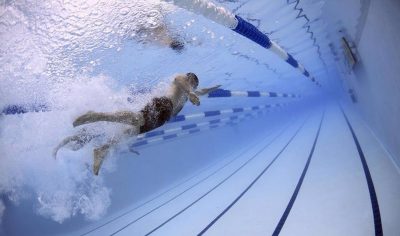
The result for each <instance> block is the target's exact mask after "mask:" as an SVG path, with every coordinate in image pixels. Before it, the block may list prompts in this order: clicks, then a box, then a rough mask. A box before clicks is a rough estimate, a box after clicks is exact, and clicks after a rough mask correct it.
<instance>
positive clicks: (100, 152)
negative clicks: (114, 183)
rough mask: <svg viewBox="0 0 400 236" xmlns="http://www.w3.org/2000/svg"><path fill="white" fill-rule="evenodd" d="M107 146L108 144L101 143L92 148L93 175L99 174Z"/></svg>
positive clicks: (106, 152)
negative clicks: (101, 144) (97, 146)
mask: <svg viewBox="0 0 400 236" xmlns="http://www.w3.org/2000/svg"><path fill="white" fill-rule="evenodd" d="M109 148H110V147H109V145H103V146H101V147H99V148H95V149H94V150H93V173H94V174H95V175H99V171H100V167H101V165H102V164H103V161H104V159H105V158H106V156H107V154H108V150H109Z"/></svg>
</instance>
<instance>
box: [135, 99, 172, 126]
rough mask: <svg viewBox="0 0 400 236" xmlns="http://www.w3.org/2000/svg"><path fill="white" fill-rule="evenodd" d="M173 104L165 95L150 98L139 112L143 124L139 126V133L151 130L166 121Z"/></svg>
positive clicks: (170, 113) (169, 116)
mask: <svg viewBox="0 0 400 236" xmlns="http://www.w3.org/2000/svg"><path fill="white" fill-rule="evenodd" d="M172 111H173V104H172V101H171V99H169V98H167V97H156V98H153V99H152V100H151V102H150V103H149V104H147V105H146V106H145V107H144V108H143V109H142V110H141V111H140V112H141V113H142V115H143V119H144V125H142V126H140V133H145V132H147V131H150V130H153V129H155V128H158V127H160V126H161V125H163V124H164V123H165V122H167V121H168V120H169V119H170V118H171V115H172Z"/></svg>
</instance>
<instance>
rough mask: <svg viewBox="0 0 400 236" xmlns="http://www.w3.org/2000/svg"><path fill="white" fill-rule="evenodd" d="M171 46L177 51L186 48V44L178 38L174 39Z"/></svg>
mask: <svg viewBox="0 0 400 236" xmlns="http://www.w3.org/2000/svg"><path fill="white" fill-rule="evenodd" d="M169 47H170V48H171V49H172V50H174V51H176V52H181V51H182V50H183V49H184V48H185V44H184V43H183V42H181V41H179V40H177V39H174V40H172V42H171V43H170V44H169Z"/></svg>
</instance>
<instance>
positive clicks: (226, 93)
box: [208, 89, 301, 98]
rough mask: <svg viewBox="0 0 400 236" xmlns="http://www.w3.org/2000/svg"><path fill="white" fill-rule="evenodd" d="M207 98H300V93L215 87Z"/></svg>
mask: <svg viewBox="0 0 400 236" xmlns="http://www.w3.org/2000/svg"><path fill="white" fill-rule="evenodd" d="M208 97H209V98H218V97H284V98H300V97H301V95H297V94H292V93H276V92H260V91H231V90H225V89H217V90H215V91H212V92H211V93H209V94H208Z"/></svg>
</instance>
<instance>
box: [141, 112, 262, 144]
mask: <svg viewBox="0 0 400 236" xmlns="http://www.w3.org/2000/svg"><path fill="white" fill-rule="evenodd" d="M258 112H262V110H259V111H258ZM254 114H255V113H246V114H241V115H232V116H229V117H224V118H217V119H214V120H209V121H203V122H199V123H191V124H186V125H182V126H179V127H171V128H168V129H163V130H155V131H150V132H147V133H144V134H139V135H137V136H136V138H137V140H142V139H144V138H151V137H155V136H160V135H164V134H171V133H176V132H181V131H185V130H189V129H193V128H198V127H202V126H207V125H213V124H218V123H224V122H229V121H234V120H238V119H242V118H245V117H254Z"/></svg>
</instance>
